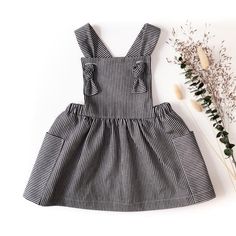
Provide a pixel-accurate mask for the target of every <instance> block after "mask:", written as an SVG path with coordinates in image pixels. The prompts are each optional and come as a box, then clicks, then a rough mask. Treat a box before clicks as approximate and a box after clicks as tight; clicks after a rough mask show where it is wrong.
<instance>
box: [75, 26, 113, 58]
mask: <svg viewBox="0 0 236 236" xmlns="http://www.w3.org/2000/svg"><path fill="white" fill-rule="evenodd" d="M74 32H75V35H76V39H77V41H78V44H79V46H80V49H81V51H82V52H83V54H84V56H85V57H103V58H107V57H112V55H111V54H110V52H109V51H108V49H107V48H106V46H105V45H104V43H103V42H102V40H101V39H100V38H99V37H98V35H97V33H96V32H95V30H94V29H93V28H92V26H91V25H90V24H89V23H87V24H85V25H84V26H82V27H80V28H78V29H76V30H75V31H74Z"/></svg>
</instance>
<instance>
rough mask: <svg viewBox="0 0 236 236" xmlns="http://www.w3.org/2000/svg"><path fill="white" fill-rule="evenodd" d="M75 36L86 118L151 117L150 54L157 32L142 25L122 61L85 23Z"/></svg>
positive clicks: (156, 28) (157, 36)
mask: <svg viewBox="0 0 236 236" xmlns="http://www.w3.org/2000/svg"><path fill="white" fill-rule="evenodd" d="M75 35H76V38H77V41H78V44H79V46H80V48H81V50H82V52H83V54H84V57H82V58H81V62H82V67H83V94H84V100H85V113H86V115H89V116H94V117H106V118H109V117H110V118H148V117H151V116H152V113H153V110H152V107H153V102H152V81H151V79H152V74H151V53H152V51H153V50H154V48H155V46H156V43H157V41H158V38H159V35H160V28H158V27H156V26H153V25H151V24H148V23H146V24H144V26H143V28H142V29H141V31H140V33H139V34H138V36H137V38H136V40H135V41H134V43H133V45H132V46H131V48H130V50H129V51H128V53H127V54H126V56H124V57H113V56H112V55H111V53H110V52H109V50H108V49H107V48H106V46H105V45H104V43H103V42H102V40H101V39H100V38H99V37H98V35H97V33H96V32H95V30H94V29H93V28H92V26H91V25H90V24H89V23H87V24H85V25H84V26H82V27H80V28H78V29H77V30H75Z"/></svg>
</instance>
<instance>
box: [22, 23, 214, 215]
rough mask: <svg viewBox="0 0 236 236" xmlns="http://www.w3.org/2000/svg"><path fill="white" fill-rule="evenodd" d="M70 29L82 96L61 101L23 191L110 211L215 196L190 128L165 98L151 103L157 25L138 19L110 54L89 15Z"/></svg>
mask: <svg viewBox="0 0 236 236" xmlns="http://www.w3.org/2000/svg"><path fill="white" fill-rule="evenodd" d="M75 35H76V39H77V41H78V44H79V46H80V48H81V50H82V52H83V54H84V57H82V58H81V63H82V68H83V94H84V101H85V103H84V104H80V103H70V104H68V105H67V106H66V107H65V109H64V110H63V111H62V112H61V113H60V114H59V115H58V116H57V117H56V119H55V120H54V122H53V124H52V125H51V127H50V128H49V130H48V131H47V132H46V133H45V136H44V139H43V142H42V145H41V148H40V150H39V153H38V156H37V158H36V161H35V164H34V167H33V168H32V171H31V174H30V177H29V180H28V183H27V185H26V188H25V190H24V195H23V196H24V197H25V198H26V199H28V200H29V201H32V202H34V203H36V204H39V205H41V206H52V205H59V206H67V207H76V208H85V209H96V210H110V211H144V210H154V209H164V208H173V207H182V206H187V205H191V204H196V203H200V202H203V201H207V200H210V199H213V198H215V192H214V188H213V186H212V183H211V180H210V177H209V174H208V170H207V167H206V164H205V162H204V160H203V156H202V154H201V151H200V149H199V146H198V143H197V141H196V138H195V135H194V132H193V131H192V130H189V128H188V127H187V125H186V124H185V122H184V120H183V119H182V118H181V117H180V116H179V115H178V114H177V113H176V112H175V111H174V110H173V108H172V107H171V104H170V103H169V102H164V103H161V104H158V105H153V101H152V86H151V85H152V83H151V79H152V75H151V54H152V52H153V50H154V48H155V46H156V43H157V41H158V38H159V35H160V28H158V27H156V26H154V25H151V24H148V23H146V24H144V26H143V27H142V29H141V31H140V33H139V34H138V35H137V37H136V39H135V41H134V43H133V44H132V46H131V48H130V49H129V51H128V53H127V54H126V55H125V56H124V57H113V56H112V55H111V53H110V52H109V50H108V49H107V48H106V46H105V44H104V43H103V42H102V40H101V39H100V38H99V36H98V35H97V33H96V31H95V30H94V29H93V28H92V26H91V25H90V24H89V23H87V24H85V25H83V26H82V27H80V28H78V29H76V30H75Z"/></svg>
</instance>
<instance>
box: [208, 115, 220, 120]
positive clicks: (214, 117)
mask: <svg viewBox="0 0 236 236" xmlns="http://www.w3.org/2000/svg"><path fill="white" fill-rule="evenodd" d="M217 118H219V115H217V114H216V115H215V116H213V117H212V118H211V119H210V120H216V119H217Z"/></svg>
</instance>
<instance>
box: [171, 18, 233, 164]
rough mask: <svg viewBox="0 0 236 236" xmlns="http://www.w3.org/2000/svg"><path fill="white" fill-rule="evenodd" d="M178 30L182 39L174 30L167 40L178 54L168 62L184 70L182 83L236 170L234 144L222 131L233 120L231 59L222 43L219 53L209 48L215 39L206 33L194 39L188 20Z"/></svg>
mask: <svg viewBox="0 0 236 236" xmlns="http://www.w3.org/2000/svg"><path fill="white" fill-rule="evenodd" d="M208 26H209V25H206V29H207V27H208ZM180 31H181V36H182V38H180V37H178V36H177V33H176V32H177V31H176V30H175V29H173V30H172V34H171V37H170V38H169V39H168V41H167V44H169V45H171V46H172V47H173V48H174V49H175V51H176V53H177V56H175V57H174V59H173V60H169V59H167V61H168V62H169V63H174V64H177V65H179V66H180V68H181V69H182V70H183V74H184V75H185V80H186V81H185V84H186V85H187V86H188V89H189V90H190V92H191V93H192V94H193V96H194V98H195V99H196V101H193V105H194V106H198V104H200V105H201V107H202V109H203V110H204V111H205V113H206V114H207V115H208V117H209V118H210V120H211V121H213V127H214V128H215V129H216V130H217V135H216V137H217V138H219V140H220V142H221V143H223V144H224V145H225V149H224V154H225V155H226V156H227V157H228V158H230V159H231V160H232V163H233V164H234V166H235V167H236V161H235V158H234V153H233V147H234V146H235V145H234V144H232V143H231V142H230V140H229V133H228V132H227V131H226V128H225V127H226V122H229V123H232V122H235V121H236V117H235V111H236V77H235V76H234V74H233V73H232V69H231V59H232V58H231V57H229V56H227V55H226V48H225V46H224V41H222V42H221V44H220V47H219V49H218V50H217V49H216V48H215V47H212V48H211V47H210V46H209V41H210V39H212V38H213V37H214V35H212V34H211V33H210V32H209V31H207V32H206V30H205V32H204V34H203V38H202V40H195V39H194V38H195V36H196V34H197V32H198V30H197V29H194V28H193V27H192V25H191V23H190V22H188V21H187V22H186V24H185V25H184V26H180ZM198 109H199V111H201V109H200V108H199V107H198Z"/></svg>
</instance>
